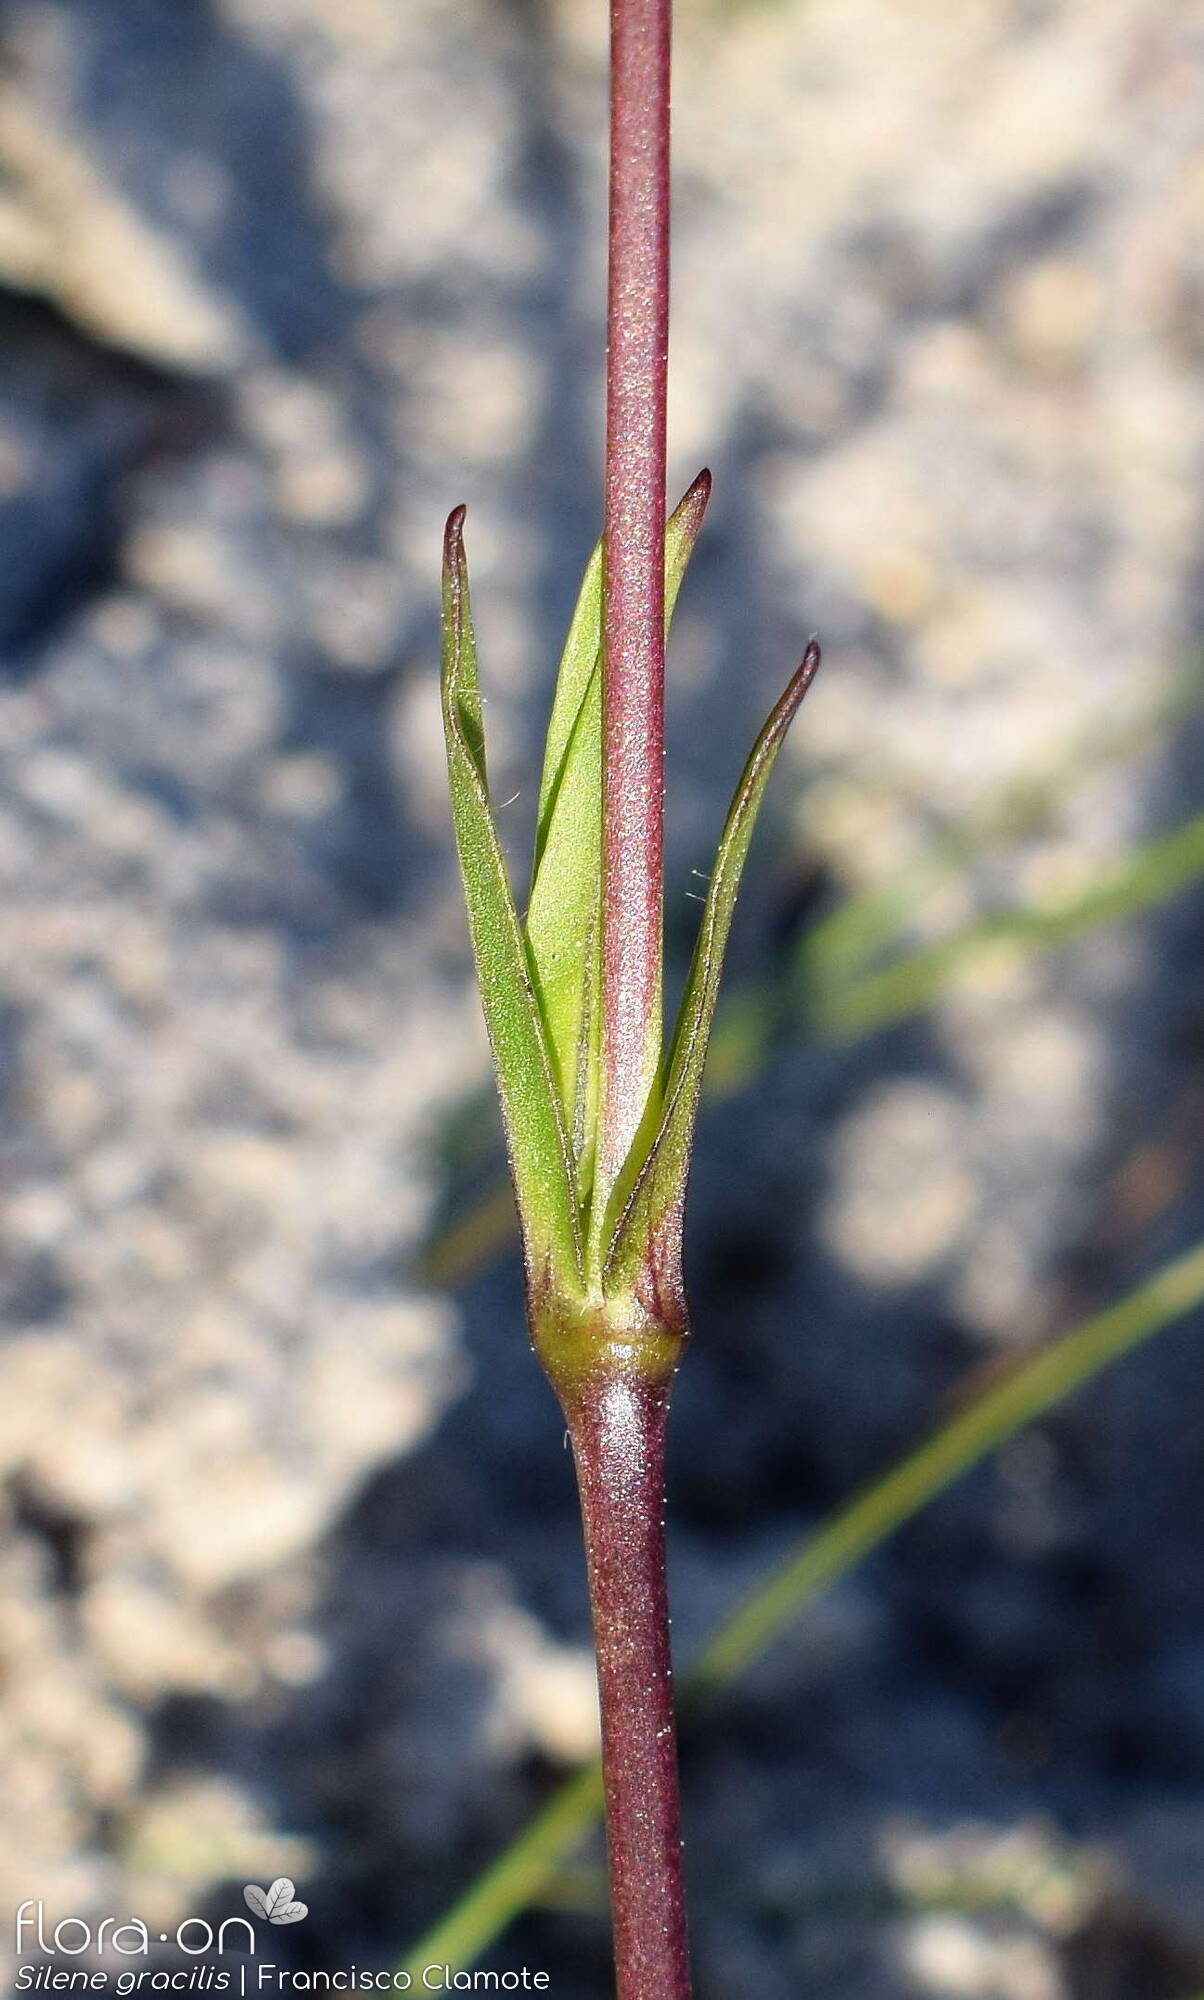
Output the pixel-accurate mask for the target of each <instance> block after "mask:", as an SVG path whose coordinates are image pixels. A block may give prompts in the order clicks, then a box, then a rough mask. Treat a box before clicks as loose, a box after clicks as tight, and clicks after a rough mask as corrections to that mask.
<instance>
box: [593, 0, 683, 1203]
mask: <svg viewBox="0 0 1204 2000" xmlns="http://www.w3.org/2000/svg"><path fill="white" fill-rule="evenodd" d="M669 17H670V5H669V0H611V98H610V104H611V111H610V277H609V292H608V301H607V354H606V505H605V582H606V600H605V602H606V621H605V638H604V663H605V682H604V687H605V777H604V785H603V891H602V1056H603V1069H602V1076H603V1084H602V1092H603V1101H602V1114H601V1130H600V1136H599V1162H598V1178H599V1182H600V1184H601V1187H602V1188H603V1189H606V1188H608V1187H609V1186H610V1185H611V1183H612V1182H613V1180H614V1178H615V1175H616V1174H617V1173H618V1170H619V1168H620V1166H621V1165H622V1162H623V1159H624V1157H625V1155H626V1153H627V1150H628V1148H629V1146H630V1144H631V1141H632V1139H633V1138H634V1137H635V1133H636V1130H637V1128H638V1126H639V1122H640V1117H641V1114H642V1112H643V1109H644V1104H645V1101H646V1099H647V1094H648V1090H649V1087H650V1085H651V1083H652V1081H653V1078H654V1076H655V1072H656V1065H657V1062H658V1060H659V1054H660V1008H661V930H662V912H663V901H664V854H663V847H664V835H663V812H664V673H665V638H664V560H665V555H664V550H665V399H666V386H667V374H668V347H669Z"/></svg>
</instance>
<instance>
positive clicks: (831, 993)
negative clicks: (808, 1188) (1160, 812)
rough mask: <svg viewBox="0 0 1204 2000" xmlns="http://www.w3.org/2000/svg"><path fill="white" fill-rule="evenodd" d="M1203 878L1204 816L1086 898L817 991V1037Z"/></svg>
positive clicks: (974, 929)
mask: <svg viewBox="0 0 1204 2000" xmlns="http://www.w3.org/2000/svg"><path fill="white" fill-rule="evenodd" d="M1201 875H1204V813H1201V814H1199V815H1197V816H1196V817H1195V818H1194V819H1189V820H1187V821H1185V822H1184V824H1183V825H1182V826H1179V827H1176V828H1175V829H1174V830H1173V832H1171V833H1168V834H1163V835H1162V836H1161V838H1160V839H1157V840H1152V841H1150V842H1148V843H1147V844H1146V845H1145V846H1144V847H1139V848H1137V849H1136V851H1135V852H1134V853H1133V854H1131V855H1130V856H1129V857H1128V859H1127V860H1126V861H1124V862H1122V863H1121V864H1120V865H1119V866H1118V867H1117V868H1115V869H1113V870H1112V872H1111V873H1110V874H1109V875H1107V876H1105V877H1104V879H1103V881H1101V882H1099V883H1097V884H1096V886H1095V887H1094V888H1092V889H1089V890H1088V891H1087V892H1086V893H1085V894H1084V895H1082V896H1077V897H1074V898H1072V899H1071V900H1069V901H1067V902H1064V903H1056V904H1053V905H1050V906H1045V907H1043V906H1042V905H1040V904H1027V905H1024V906H1022V907H1021V908H1019V909H1016V910H1000V911H997V912H994V913H993V914H991V915H990V916H986V917H983V918H981V919H980V920H979V921H978V922H977V923H973V924H968V925H967V926H966V927H965V929H964V930H960V931H956V932H955V933H954V934H953V935H952V936H951V937H948V938H942V939H940V940H939V941H938V942H937V943H935V944H931V945H925V946H923V947H921V948H920V949H919V950H917V951H912V952H908V953H906V954H904V955H903V956H902V957H900V958H898V959H896V960H895V961H894V963H893V964H890V965H886V966H884V967H883V968H882V970H881V971H880V972H867V973H863V974H861V975H859V976H857V977H854V978H852V979H849V980H839V979H838V980H836V981H835V982H833V984H832V985H831V986H830V987H829V988H828V989H827V990H825V988H824V987H823V985H822V984H821V985H820V986H819V988H818V990H817V991H815V992H814V993H813V994H812V995H811V997H810V1002H809V1004H810V1008H811V1011H812V1015H813V1019H814V1023H815V1026H816V1027H817V1028H818V1030H819V1032H820V1033H821V1034H823V1035H825V1036H827V1037H829V1038H831V1039H835V1040H844V1039H846V1038H847V1037H849V1036H852V1035H868V1034H872V1033H873V1032H874V1031H875V1030H877V1029H879V1028H883V1027H887V1026H889V1025H891V1024H892V1023H893V1022H895V1021H901V1020H904V1019H905V1018H906V1017H907V1016H908V1015H909V1014H914V1013H918V1012H919V1011H920V1009H922V1008H923V1007H925V1006H927V1004H928V1002H929V1001H930V1000H932V999H933V998H934V997H935V996H936V995H937V994H938V993H939V991H940V989H941V988H942V987H943V986H944V985H945V984H946V983H947V982H948V981H949V979H950V978H951V976H952V975H954V974H955V973H957V972H959V971H960V970H961V969H962V967H963V966H965V965H967V964H968V963H969V962H970V961H971V960H973V959H974V958H975V957H977V956H978V955H979V953H981V952H983V951H984V950H986V949H988V948H990V947H991V946H996V945H1001V944H1010V945H1014V946H1016V947H1019V948H1021V949H1024V950H1029V951H1037V950H1042V951H1044V950H1048V949H1050V948H1051V947H1052V946H1055V945H1064V944H1069V943H1071V942H1072V941H1073V940H1074V939H1075V938H1079V937H1082V936H1083V935H1084V934H1085V933H1086V932H1088V931H1093V930H1100V929H1102V928H1103V927H1104V926H1105V925H1107V924H1114V923H1119V922H1121V921H1122V920H1123V919H1124V918H1126V917H1132V916H1136V915H1137V914H1138V912H1139V911H1141V910H1146V909H1151V908H1153V907H1154V906H1155V905H1156V904H1158V903H1164V902H1166V901H1168V900H1169V898H1170V897H1171V896H1174V895H1177V894H1178V892H1179V891H1180V890H1181V889H1186V888H1187V887H1189V886H1190V884H1191V883H1193V882H1195V881H1197V880H1198V879H1199V878H1200V876H1201Z"/></svg>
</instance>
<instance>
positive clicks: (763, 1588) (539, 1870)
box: [399, 1243, 1204, 1977]
mask: <svg viewBox="0 0 1204 2000" xmlns="http://www.w3.org/2000/svg"><path fill="white" fill-rule="evenodd" d="M1202 1302H1204V1243H1198V1244H1196V1245H1195V1246H1194V1247H1193V1248H1192V1249H1191V1250H1189V1251H1187V1252H1186V1253H1185V1254H1184V1255H1183V1256H1181V1257H1178V1258H1176V1259H1175V1260H1174V1261H1173V1262H1172V1263H1170V1264H1167V1265H1165V1266H1164V1267H1163V1268H1162V1270H1161V1271H1159V1272H1157V1273H1156V1274H1155V1276H1154V1277H1152V1278H1150V1279H1147V1281H1146V1282H1145V1283H1144V1284H1142V1285H1139V1286H1138V1287H1137V1288H1136V1290H1134V1291H1132V1292H1130V1293H1129V1294H1128V1296H1127V1297H1126V1298H1123V1299H1121V1300H1120V1301H1119V1303H1117V1304H1116V1305H1113V1306H1109V1307H1108V1308H1107V1309H1106V1310H1105V1311H1103V1312H1100V1313H1096V1314H1094V1315H1093V1316H1092V1317H1091V1318H1090V1319H1088V1320H1085V1321H1084V1322H1083V1324H1082V1325H1081V1326H1078V1327H1076V1328H1074V1329H1073V1331H1072V1332H1070V1333H1067V1334H1063V1335H1062V1337H1061V1338H1060V1339H1058V1340H1055V1341H1052V1342H1051V1343H1050V1344H1049V1345H1047V1346H1045V1347H1042V1348H1041V1349H1040V1350H1039V1351H1038V1352H1037V1353H1036V1354H1033V1355H1032V1356H1030V1357H1029V1358H1028V1359H1027V1360H1024V1361H1020V1362H1018V1363H1017V1364H1015V1366H1014V1367H1013V1368H1012V1369H1011V1370H1010V1371H1009V1373H1008V1374H1007V1375H1006V1376H1005V1377H1004V1378H1003V1379H1002V1380H996V1381H995V1382H993V1383H992V1384H990V1385H989V1386H988V1387H987V1388H986V1389H984V1390H982V1391H980V1393H979V1394H978V1395H977V1397H976V1398H975V1399H974V1401H972V1402H971V1403H969V1404H968V1405H967V1406H966V1407H964V1408H963V1409H961V1410H960V1411H959V1412H958V1413H957V1414H956V1415H955V1416H953V1417H952V1418H951V1419H950V1420H949V1421H948V1422H947V1423H945V1424H943V1425H942V1426H941V1428H940V1429H939V1430H938V1431H936V1433H935V1434H934V1435H933V1436H932V1437H930V1438H929V1439H928V1440H927V1441H926V1442H925V1443H924V1444H922V1445H920V1446H919V1447H918V1448H917V1449H916V1450H915V1451H913V1452H910V1453H908V1455H907V1456H906V1457H905V1458H903V1459H902V1460H901V1461H900V1462H899V1464H898V1465H896V1466H895V1467H894V1468H893V1470H892V1471H890V1472H888V1473H887V1474H886V1476H885V1477H884V1478H882V1479H879V1480H877V1481H875V1482H874V1484H873V1485H871V1486H868V1487H866V1488H865V1489H864V1490H863V1491H862V1492H861V1493H860V1494H858V1495H857V1496H856V1498H854V1499H853V1500H852V1501H850V1503H849V1504H848V1505H847V1506H846V1507H842V1508H841V1509H840V1510H839V1511H838V1512H837V1513H836V1514H834V1515H833V1516H832V1517H831V1519H830V1520H828V1521H827V1522H826V1523H824V1524H823V1525H822V1526H820V1527H819V1528H818V1529H816V1530H815V1531H814V1532H813V1533H810V1534H808V1535H807V1536H806V1537H805V1538H804V1540H803V1541H802V1543H801V1545H800V1546H799V1547H798V1549H797V1550H796V1551H795V1552H794V1553H793V1554H791V1555H789V1556H787V1557H786V1559H785V1560H784V1561H783V1562H782V1563H780V1564H779V1565H778V1566H777V1567H776V1568H775V1569H774V1570H773V1571H772V1572H771V1573H770V1575H769V1576H768V1577H767V1578H766V1579H765V1580H764V1581H763V1582H762V1583H760V1584H758V1585H756V1586H754V1588H753V1589H752V1590H751V1591H750V1592H749V1593H748V1595H747V1596H746V1597H745V1598H744V1600H743V1601H742V1602H741V1603H740V1604H738V1605H737V1606H736V1607H735V1609H734V1610H733V1611H732V1612H730V1613H729V1615H728V1616H727V1617H726V1618H725V1619H724V1620H723V1621H722V1623H721V1624H720V1626H719V1628H718V1630H717V1631H716V1632H715V1634H714V1635H713V1637H712V1638H711V1639H710V1640H709V1642H708V1643H707V1645H706V1646H704V1648H703V1651H702V1653H701V1656H700V1657H699V1659H698V1661H697V1663H696V1665H695V1666H694V1668H693V1670H692V1671H691V1673H690V1674H689V1676H688V1677H687V1679H686V1680H685V1682H684V1684H683V1689H682V1693H683V1698H685V1699H688V1700H695V1699H697V1698H698V1697H700V1696H702V1695H706V1694H713V1693H715V1692H717V1691H718V1690H720V1689H721V1688H723V1687H725V1686H727V1685H728V1684H729V1683H730V1682H731V1681H733V1680H734V1679H735V1678H736V1677H737V1676H738V1675H739V1674H740V1673H741V1672H742V1670H743V1669H744V1668H745V1667H747V1666H748V1665H750V1664H751V1662H752V1661H753V1660H755V1659H758V1658H759V1657H760V1656H761V1655H762V1654H763V1653H764V1652H765V1651H766V1649H767V1648H768V1647H769V1646H771V1645H772V1644H773V1642H774V1640H775V1639H777V1638H779V1637H780V1636H781V1634H782V1633H783V1632H785V1631H786V1630H787V1628H788V1627H789V1626H791V1625H792V1624H794V1623H795V1621H796V1620H797V1619H798V1618H800V1617H801V1616H802V1614H803V1612H804V1611H806V1609H807V1608H808V1606H809V1605H811V1604H813V1603H814V1602H815V1600H816V1598H817V1597H819V1596H820V1595H821V1594H822V1593H823V1591H825V1590H826V1589H828V1588H829V1587H830V1586H831V1585H832V1584H834V1583H836V1582H838V1581H839V1580H840V1578H841V1577H843V1576H846V1575H847V1574H848V1573H849V1571H850V1570H853V1569H855V1568H856V1567H857V1565H858V1564H859V1563H860V1562H862V1561H864V1559H865V1558H866V1557H867V1556H868V1555H870V1554H871V1553H872V1552H873V1551H874V1550H875V1549H878V1548H881V1547H882V1545H883V1544H884V1543H885V1542H887V1541H888V1540H889V1539H890V1538H891V1536H893V1535H894V1534H896V1533H897V1532H898V1530H899V1529H900V1528H902V1527H904V1526H905V1525H906V1523H907V1522H908V1521H911V1520H914V1518H915V1516H916V1515H917V1514H919V1513H920V1512H921V1511H922V1510H923V1508H924V1507H926V1506H927V1505H928V1503H929V1502H930V1501H931V1500H934V1499H936V1498H937V1496H938V1495H939V1494H941V1493H943V1492H944V1491H945V1490H946V1488H947V1487H949V1486H951V1485H952V1484H953V1483H954V1481H955V1480H957V1479H958V1478H960V1477H961V1475H962V1474H963V1473H966V1472H969V1471H970V1470H971V1468H972V1467H973V1466H975V1465H979V1464H981V1463H982V1461H983V1460H984V1459H985V1458H988V1457H989V1456H990V1454H991V1453H992V1452H993V1451H995V1450H997V1449H998V1447H999V1446H1000V1445H1001V1444H1004V1443H1006V1442H1007V1440H1008V1439H1009V1438H1010V1437H1013V1436H1015V1434H1016V1432H1017V1431H1018V1430H1020V1429H1022V1428H1023V1426H1024V1425H1025V1424H1028V1423H1032V1422H1033V1421H1034V1419H1035V1418H1037V1417H1040V1416H1043V1415H1045V1413H1046V1412H1047V1411H1049V1410H1052V1409H1053V1408H1054V1407H1055V1406H1056V1405H1057V1404H1058V1403H1060V1402H1062V1401H1063V1400H1064V1398H1065V1397H1067V1396H1069V1395H1071V1394H1072V1393H1073V1392H1074V1391H1075V1390H1076V1389H1080V1388H1082V1387H1083V1386H1084V1384H1085V1383H1087V1382H1089V1381H1090V1380H1091V1379H1092V1377H1093V1376H1095V1375H1098V1374H1099V1373H1100V1371H1101V1370H1102V1369H1104V1368H1106V1367H1108V1366H1109V1365H1110V1363H1112V1362H1114V1361H1118V1360H1120V1358H1121V1356H1122V1355H1124V1354H1127V1353H1130V1352H1131V1351H1132V1350H1133V1349H1134V1348H1136V1347H1138V1346H1140V1344H1141V1343H1142V1341H1145V1340H1149V1339H1150V1338H1151V1337H1152V1336H1153V1335H1154V1334H1156V1333H1160V1332H1161V1331H1162V1330H1163V1329H1164V1328H1166V1327H1169V1326H1171V1325H1173V1324H1174V1323H1175V1321H1177V1320H1180V1319H1182V1318H1183V1316H1184V1314H1185V1313H1188V1312H1190V1311H1191V1310H1192V1309H1193V1308H1194V1307H1196V1306H1198V1305H1200V1304H1201V1303H1202ZM601 1798H602V1792H601V1778H600V1774H599V1771H598V1767H597V1766H596V1765H593V1764H591V1765H588V1766H586V1768H585V1769H584V1770H582V1771H579V1772H577V1773H576V1774H575V1775H574V1776H573V1777H571V1778H569V1779H567V1780H566V1781H565V1782H564V1783H563V1784H562V1785H561V1786H560V1787H559V1789H558V1790H557V1791H556V1792H554V1793H553V1795H552V1797H551V1798H550V1799H549V1800H548V1802H547V1804H546V1805H544V1806H543V1807H542V1808H541V1810H540V1811H539V1812H538V1813H537V1814H536V1815H535V1817H534V1819H533V1820H532V1821H531V1822H530V1824H529V1825H528V1826H527V1827H525V1828H524V1829H523V1831H522V1832H521V1833H520V1834H519V1835H518V1836H517V1838H516V1839H515V1840H513V1841H512V1842H511V1843H510V1845H509V1846H508V1847H507V1848H506V1849H505V1850H504V1851H503V1852H502V1854H500V1855H499V1856H498V1859H497V1860H496V1861H495V1862H493V1864H492V1865H491V1866H490V1867H489V1868H488V1869H486V1870H485V1872H484V1873H483V1874H482V1875H481V1876H479V1877H478V1879H477V1880H476V1882H474V1883H473V1884H472V1886H471V1887H470V1888H469V1889H468V1890H467V1892H466V1893H465V1895H464V1896H462V1897H461V1898H460V1900H459V1901H458V1902H457V1903H456V1904H455V1905H454V1907H453V1908H452V1909H451V1911H450V1912H449V1913H448V1915H447V1916H446V1917H445V1918H444V1919H443V1920H442V1921H441V1922H440V1923H439V1924H438V1925H436V1927H435V1928H434V1929H433V1930H432V1931H430V1932H429V1933H428V1934H427V1936H426V1937H424V1938H423V1939H422V1940H421V1941H420V1942H419V1943H418V1944H417V1945H416V1946H415V1948H414V1950H413V1951H412V1952H410V1953H409V1955H408V1956H407V1957H406V1958H405V1959H404V1960H403V1961H402V1965H401V1967H400V1968H399V1970H403V1971H407V1972H409V1973H411V1975H413V1976H416V1977H417V1976H420V1972H421V1968H422V1967H423V1966H425V1965H430V1964H443V1963H447V1964H449V1965H450V1966H451V1967H452V1968H453V1970H455V1969H459V1968H462V1967H465V1966H468V1965H471V1964H472V1963H473V1962H474V1961H475V1960H476V1959H477V1958H479V1956H480V1955H481V1953H482V1952H483V1951H485V1950H486V1949H487V1947H488V1946H489V1945H490V1944H492V1943H493V1941H494V1940H495V1938H497V1937H499V1936H500V1935H501V1933H502V1932H503V1931H504V1930H505V1929H506V1927H507V1925H508V1924H510V1923H511V1922H512V1921H513V1919H514V1918H515V1917H517V1916H518V1915H519V1914H520V1913H521V1912H522V1911H523V1910H525V1909H526V1908H527V1907H528V1906H529V1904H530V1903H531V1902H533V1901H534V1900H535V1899H536V1898H537V1897H538V1896H539V1894H540V1891H541V1889H542V1887H543V1885H544V1883H545V1882H546V1881H547V1880H548V1878H549V1876H550V1875H551V1874H552V1873H553V1872H554V1871H555V1870H556V1869H557V1868H558V1867H559V1866H560V1864H561V1863H562V1862H563V1861H564V1859H565V1857H566V1856H568V1855H569V1854H571V1853H572V1851H573V1849H574V1848H575V1847H576V1845H577V1843H578V1841H579V1840H581V1838H582V1837H583V1836H584V1835H585V1834H586V1833H587V1832H588V1831H589V1829H590V1827H591V1826H592V1825H593V1823H594V1821H595V1820H596V1819H597V1817H598V1814H599V1811H600V1808H601Z"/></svg>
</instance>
